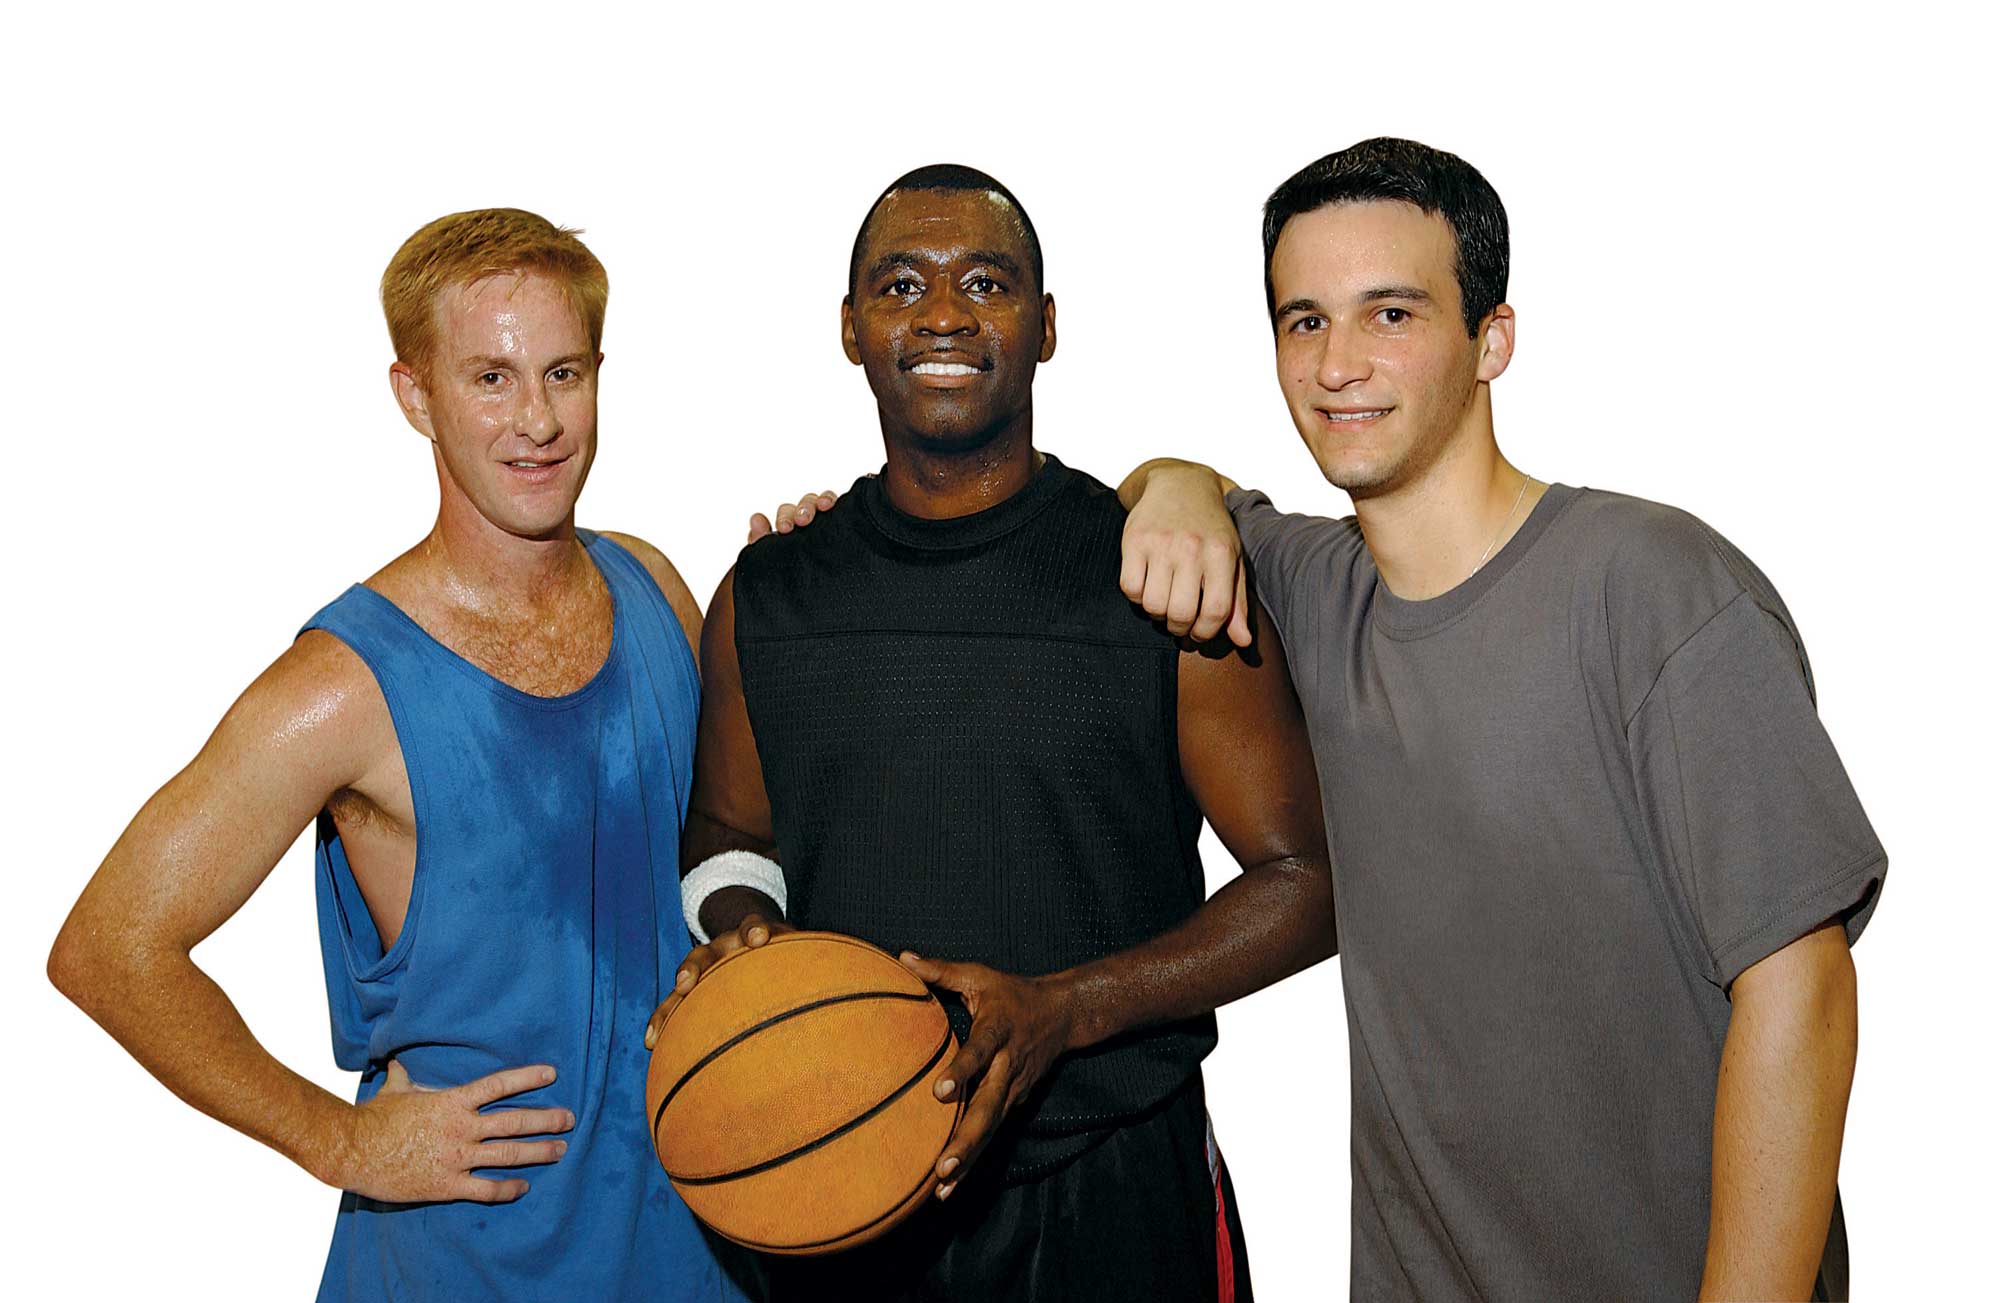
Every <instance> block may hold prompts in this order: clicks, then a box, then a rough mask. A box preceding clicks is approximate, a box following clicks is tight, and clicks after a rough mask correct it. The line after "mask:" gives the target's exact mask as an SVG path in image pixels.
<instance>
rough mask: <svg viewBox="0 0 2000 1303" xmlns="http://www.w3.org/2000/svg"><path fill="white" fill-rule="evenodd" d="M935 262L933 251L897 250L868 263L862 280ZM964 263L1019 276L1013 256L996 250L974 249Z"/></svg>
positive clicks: (966, 255)
mask: <svg viewBox="0 0 2000 1303" xmlns="http://www.w3.org/2000/svg"><path fill="white" fill-rule="evenodd" d="M937 261H938V258H937V255H936V252H935V251H932V252H930V253H918V252H916V251H915V250H913V249H898V250H896V251H895V252H894V253H885V254H883V255H882V256H881V257H879V258H877V259H876V260H875V261H874V262H871V263H869V264H868V274H867V275H866V276H865V277H863V279H864V280H871V281H872V280H876V279H878V278H880V277H883V276H886V275H888V274H889V273H890V272H892V271H894V270H895V269H896V268H898V267H915V266H919V265H921V264H926V263H928V264H935V263H936V262H937ZM964 261H966V262H971V263H983V264H985V265H986V266H989V267H996V268H998V269H999V270H1001V271H1003V272H1005V273H1007V275H1009V276H1014V277H1018V276H1020V274H1021V264H1020V262H1019V261H1017V260H1016V259H1015V258H1014V257H1013V255H1011V254H1006V253H1002V252H1000V251H999V250H998V249H974V250H973V251H972V252H970V253H967V254H965V255H964Z"/></svg>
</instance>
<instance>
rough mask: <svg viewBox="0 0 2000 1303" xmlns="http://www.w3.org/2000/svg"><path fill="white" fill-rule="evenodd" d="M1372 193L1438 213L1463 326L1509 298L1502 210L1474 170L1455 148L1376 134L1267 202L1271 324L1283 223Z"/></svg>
mask: <svg viewBox="0 0 2000 1303" xmlns="http://www.w3.org/2000/svg"><path fill="white" fill-rule="evenodd" d="M1371 199H1391V200H1398V201H1401V202H1402V203H1406V204H1415V205H1416V206H1417V207H1418V208H1420V209H1422V210H1423V211H1424V212H1426V213H1435V214H1439V215H1441V216H1442V217H1443V218H1444V220H1445V224H1446V225H1448V226H1450V227H1451V234H1452V239H1453V240H1454V241H1456V242H1457V244H1458V265H1457V268H1456V271H1457V273H1458V297H1459V301H1460V303H1461V305H1462V306H1463V308H1464V311H1465V330H1466V333H1467V334H1469V335H1477V334H1478V333H1479V323H1480V322H1482V321H1484V320H1485V319H1486V314H1487V313H1489V312H1491V311H1493V309H1494V308H1497V307H1499V306H1500V305H1501V304H1502V303H1504V302H1506V301H1507V210H1506V208H1505V207H1503V206H1502V205H1501V203H1500V196H1499V195H1498V194H1497V193H1496V192H1495V191H1494V189H1493V187H1492V186H1491V185H1490V184H1488V183H1487V180H1486V178H1485V177H1483V176H1481V175H1479V169H1478V168H1475V167H1474V166H1472V164H1470V163H1468V162H1466V161H1465V160H1464V159H1462V158H1460V157H1459V156H1458V155H1456V154H1447V153H1445V152H1444V151H1443V150H1442V149H1432V148H1431V147H1430V146H1429V145H1420V144H1418V143H1417V142H1416V141H1414V140H1398V139H1396V138H1395V137H1393V136H1377V137H1375V138H1374V139H1373V140H1364V141H1362V142H1360V143H1359V144H1355V145H1349V146H1348V147H1347V148H1346V149H1343V150H1341V151H1340V152H1339V153H1337V154H1328V155H1327V156H1326V157H1325V158H1322V159H1320V160H1319V161H1318V162H1316V163H1308V164H1306V166H1304V167H1303V168H1300V169H1299V171H1298V172H1297V173H1295V174H1294V175H1293V176H1292V177H1291V178H1290V179H1289V180H1287V181H1286V182H1285V183H1284V184H1283V185H1281V186H1279V187H1278V188H1277V189H1276V190H1273V191H1272V192H1271V197H1270V199H1268V200H1266V201H1265V203H1264V306H1265V307H1266V308H1267V309H1268V310H1269V311H1270V313H1271V319H1272V322H1273V324H1275V323H1276V321H1277V316H1278V296H1277V291H1276V290H1275V288H1274V287H1273V286H1272V284H1271V256H1272V255H1273V254H1274V253H1276V252H1277V250H1278V235H1279V233H1280V232H1282V231H1283V230H1284V229H1285V223H1286V222H1289V221H1291V220H1292V219H1293V218H1294V217H1298V216H1301V215H1302V214H1305V213H1310V212H1313V211H1316V210H1317V209H1321V208H1324V207H1326V206H1327V205H1328V204H1351V203H1361V202H1365V201H1367V200H1371Z"/></svg>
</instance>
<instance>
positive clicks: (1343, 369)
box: [1313, 329, 1375, 393]
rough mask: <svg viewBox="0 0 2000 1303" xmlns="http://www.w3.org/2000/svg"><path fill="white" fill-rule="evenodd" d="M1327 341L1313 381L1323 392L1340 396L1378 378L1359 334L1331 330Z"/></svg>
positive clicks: (1326, 337)
mask: <svg viewBox="0 0 2000 1303" xmlns="http://www.w3.org/2000/svg"><path fill="white" fill-rule="evenodd" d="M1323 339H1324V341H1325V342H1324V343H1322V344H1321V346H1320V355H1319V366H1318V367H1317V368H1315V369H1314V371H1313V379H1314V380H1315V381H1317V382H1318V384H1319V387H1320V388H1322V389H1324V390H1327V391H1328V392H1329V393H1332V392H1336V391H1338V390H1341V389H1345V388H1346V387H1347V386H1348V385H1351V384H1353V383H1355V382H1356V381H1357V380H1366V379H1367V378H1368V377H1369V376H1370V375H1372V374H1374V371H1375V364H1374V361H1373V360H1372V359H1371V358H1370V357H1369V356H1368V348H1367V341H1366V340H1365V338H1364V337H1363V336H1361V334H1360V333H1359V332H1357V331H1351V330H1340V329H1330V330H1328V331H1327V332H1326V333H1325V335H1324V336H1323Z"/></svg>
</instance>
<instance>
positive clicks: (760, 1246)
mask: <svg viewBox="0 0 2000 1303" xmlns="http://www.w3.org/2000/svg"><path fill="white" fill-rule="evenodd" d="M936 1179H937V1177H936V1176H935V1175H934V1174H933V1173H932V1172H931V1169H930V1168H929V1167H925V1168H924V1174H923V1175H922V1176H920V1177H918V1178H917V1183H916V1184H915V1185H913V1186H911V1187H910V1188H909V1189H908V1190H905V1191H904V1192H903V1197H902V1198H900V1199H898V1200H896V1202H895V1203H893V1204H890V1205H889V1207H888V1208H887V1209H885V1210H884V1211H883V1212H882V1214H881V1215H880V1216H878V1217H876V1218H875V1219H874V1220H873V1221H868V1222H863V1223H862V1224H861V1225H859V1226H857V1227H855V1228H854V1229H853V1230H851V1231H842V1232H841V1233H840V1234H838V1235H833V1236H829V1237H827V1238H826V1239H824V1240H808V1241H806V1242H805V1243H803V1244H767V1243H765V1242H764V1241H762V1240H736V1237H735V1236H733V1235H732V1236H730V1237H729V1238H730V1239H732V1240H736V1243H738V1244H740V1245H742V1246H743V1247H744V1248H746V1249H757V1250H759V1251H760V1252H764V1253H807V1252H810V1251H811V1250H813V1249H823V1248H825V1247H826V1246H827V1245H829V1244H840V1243H843V1242H845V1241H847V1240H851V1239H853V1238H854V1237H855V1236H857V1235H865V1234H867V1233H868V1232H869V1231H872V1230H874V1229H875V1228H876V1227H877V1226H880V1225H881V1224H882V1223H883V1222H886V1221H888V1220H889V1219H890V1218H891V1217H894V1216H895V1215H896V1214H897V1213H899V1212H901V1211H902V1210H903V1205H905V1204H907V1203H909V1202H910V1200H911V1199H913V1198H915V1197H916V1195H917V1193H918V1192H919V1191H920V1190H922V1189H923V1188H924V1187H925V1186H927V1185H929V1184H930V1183H931V1182H932V1181H935V1180H936Z"/></svg>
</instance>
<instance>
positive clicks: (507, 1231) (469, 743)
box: [305, 530, 742, 1303]
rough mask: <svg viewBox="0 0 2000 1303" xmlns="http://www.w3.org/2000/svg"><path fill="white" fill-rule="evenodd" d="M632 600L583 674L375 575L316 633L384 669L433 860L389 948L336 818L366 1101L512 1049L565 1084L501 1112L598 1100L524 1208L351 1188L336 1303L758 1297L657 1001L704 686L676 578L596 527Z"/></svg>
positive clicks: (676, 955) (332, 862)
mask: <svg viewBox="0 0 2000 1303" xmlns="http://www.w3.org/2000/svg"><path fill="white" fill-rule="evenodd" d="M578 536H579V538H581V540H582V541H583V543H584V546H585V548H586V549H587V552H588V555H589V556H590V558H591V560H592V561H593V562H594V563H595V564H596V566H597V569H598V571H599V573H600V574H602V575H603V577H604V582H605V585H606V587H607V588H609V590H610V593H611V602H612V611H613V629H612V637H611V651H610V654H609V655H608V656H606V657H605V660H604V665H603V667H602V668H600V669H599V670H598V672H597V674H596V675H595V676H594V677H593V678H592V679H591V680H590V682H588V683H586V684H585V685H584V686H583V687H581V688H579V689H577V690H576V691H575V692H572V693H569V694H567V695H565V696H561V697H537V696H533V695H531V694H529V693H525V692H522V691H520V690H518V689H516V688H514V687H511V686H509V685H508V684H505V683H502V682H501V681H499V680H498V679H495V678H494V677H493V676H491V675H489V674H487V673H486V672H485V671H483V670H481V669H479V668H478V667H476V666H474V665H473V664H472V663H471V662H469V661H467V660H465V659H464V658H463V657H461V656H459V655H457V654H456V653H455V652H452V651H450V650H449V649H447V648H446V647H445V646H443V644H441V643H439V642H438V641H436V640H435V639H433V638H432V637H431V636H430V635H429V634H427V633H425V632H424V631H423V629H422V628H420V627H419V626H418V625H417V623H416V622H415V621H414V620H412V619H410V617H409V616H408V615H406V614H404V613H403V611H402V610H401V609H400V608H398V607H397V606H396V605H395V604H394V603H392V602H391V601H389V600H388V599H387V598H385V597H383V596H382V595H381V594H379V593H377V592H375V591H374V590H372V589H369V588H366V587H363V586H362V585H359V584H356V585H355V586H354V587H352V588H349V589H348V590H347V591H346V592H345V593H343V594H342V595H341V596H340V597H339V599H337V600H336V601H334V602H333V603H332V604H331V605H329V606H327V607H326V608H325V609H324V610H322V611H321V612H320V613H319V614H317V615H315V616H314V617H313V618H312V620H311V621H310V622H309V623H308V624H307V625H306V626H305V627H306V628H307V629H323V630H325V631H326V632H328V633H330V634H332V635H333V636H334V637H336V638H339V639H340V640H341V641H342V642H344V643H346V644H347V645H348V646H349V647H350V648H352V649H353V650H354V651H355V653H356V654H357V655H359V656H360V657H361V659H362V660H363V661H364V662H366V664H367V666H368V668H369V670H370V671H371V672H373V674H374V676H375V681H376V683H377V684H379V685H380V687H381V690H382V696H383V698H384V699H385V700H386V701H387V702H388V705H389V716H390V719H391V720H392V721H393V722H394V724H395V729H396V738H397V741H398V742H399V743H400V745H401V747H402V752H403V764H404V767H405V768H406V769H407V771H408V773H409V780H410V800H411V802H412V804H413V806H414V807H415V811H416V840H417V853H416V854H417V857H416V874H415V879H414V882H413V884H412V886H411V889H410V904H409V910H408V913H407V915H406V916H405V919H404V923H403V930H402V932H401V933H400V934H399V935H398V936H397V938H396V942H395V944H394V945H392V946H390V947H389V948H388V950H387V951H386V952H384V950H383V948H382V944H381V940H380V938H379V936H378V934H377V933H376V930H375V926H374V923H373V922H372V920H371V919H370V917H369V914H368V910H367V907H366V905H365V904H364V903H363V902H362V898H361V894H360V891H359V890H358V889H357V888H356V886H355V882H354V875H353V873H352V872H351V871H350V870H349V868H348V865H347V857H346V854H345V852H344V850H343V848H342V847H341V844H340V838H339V835H338V834H337V832H336V831H335V829H334V826H333V822H332V820H331V819H329V818H328V817H327V816H326V815H325V814H324V813H322V814H321V815H320V819H319V826H318V857H317V858H318V872H317V875H316V877H317V892H318V898H319V931H320V948H321V951H322V954H323V957H324V960H325V965H326V989H327V999H328V1003H329V1004H330V1006H331V1008H332V1015H333V1053H334V1059H335V1061H336V1062H338V1063H339V1065H340V1066H341V1067H342V1068H345V1069H348V1070H349V1071H358V1072H360V1073H361V1074H362V1078H361V1088H360V1092H359V1094H358V1096H357V1099H363V1100H365V1099H368V1098H370V1097H371V1096H373V1095H374V1093H375V1092H376V1090H377V1089H379V1088H380V1086H381V1083H382V1074H383V1071H384V1065H385V1064H386V1063H387V1061H388V1060H389V1059H390V1058H391V1057H394V1058H396V1059H397V1060H399V1061H400V1062H401V1063H402V1064H403V1066H404V1068H405V1069H406V1070H408V1072H409V1074H410V1078H411V1080H412V1081H414V1082H416V1083H417V1084H419V1085H424V1086H437V1087H443V1086H455V1085H459V1084H462V1083H464V1082H468V1081H471V1080H473V1079H474V1078H477V1077H482V1076H485V1075H486V1074H487V1073H490V1072H496V1071H498V1070H500V1069H502V1068H510V1067H519V1066H522V1065H525V1064H532V1063H549V1064H553V1065H555V1068H556V1073H557V1076H556V1080H555V1082H554V1083H553V1084H551V1085H549V1086H547V1087H544V1088H542V1089H538V1090H534V1091H530V1092H527V1093H525V1094H522V1095H518V1096H514V1097H512V1098H509V1099H506V1100H503V1101H501V1102H500V1103H499V1104H498V1105H496V1106H495V1107H497V1108H511V1107H547V1106H560V1107H564V1108H568V1109H570V1110H571V1111H572V1112H573V1113H575V1115H576V1127H575V1129H574V1130H573V1131H572V1132H571V1133H570V1134H569V1135H568V1136H567V1137H565V1138H566V1139H567V1140H568V1141H569V1151H568V1152H567V1153H566V1154H565V1155H564V1156H563V1157H562V1158H561V1159H559V1160H558V1161H557V1162H555V1163H554V1164H552V1165H549V1166H546V1167H529V1168H522V1169H519V1170H518V1172H508V1171H481V1172H479V1173H478V1175H481V1176H508V1175H520V1176H523V1177H525V1178H526V1179H527V1181H528V1183H529V1187H530V1188H529V1190H528V1193H527V1194H526V1195H524V1196H523V1197H522V1198H521V1199H519V1200H518V1201H516V1202H514V1203H510V1204H497V1205H489V1204H479V1203H434V1204H382V1203H378V1202H375V1201H373V1200H369V1199H364V1198H362V1197H360V1196H358V1195H355V1194H353V1193H351V1192H350V1193H346V1194H344V1195H342V1197H341V1201H340V1213H339V1216H338V1219H337V1220H336V1222H335V1225H334V1233H333V1248H332V1250H331V1252H330V1253H329V1254H328V1256H327V1263H326V1273H325V1276H324V1277H323V1278H322V1280H321V1283H320V1292H319V1297H320V1298H321V1299H322V1300H331V1299H355V1300H362V1299H367V1300H379V1299H411V1300H417V1299H423V1300H432V1299H451V1300H458V1299H605V1300H612V1299H635V1298H646V1299H657V1300H670V1301H674V1303H678V1301H679V1300H697V1299H698V1300H730V1301H732V1303H733V1301H734V1300H738V1299H740V1298H741V1297H742V1295H741V1294H740V1293H739V1292H738V1291H737V1290H736V1289H735V1288H734V1287H733V1286H732V1285H731V1284H730V1282H729V1280H728V1278H727V1277H726V1276H725V1275H724V1274H723V1272H722V1271H721V1269H720V1268H719V1267H718V1265H717V1263H716V1260H715V1258H714V1257H713V1255H712V1254H711V1252H710V1250H709V1248H708V1245H707V1243H706V1242H705V1240H704V1237H703V1236H702V1233H701V1232H700V1230H699V1228H698V1227H697V1226H696V1224H695V1222H694V1219H693V1217H692V1216H691V1215H690V1214H689V1213H688V1211H687V1208H686V1207H685V1206H684V1205H683V1204H682V1203H681V1201H680V1199H679V1197H678V1196H676V1195H675V1194H674V1192H673V1188H672V1187H671V1186H669V1185H668V1184H667V1179H666V1175H665V1173H664V1172H662V1171H661V1169H660V1164H659V1162H658V1160H657V1159H656V1158H655V1157H654V1155H653V1149H652V1144H651V1140H650V1137H649V1136H648V1134H647V1129H646V1118H645V1083H646V1066H647V1052H646V1049H645V1046H644V1031H645V1026H646V1020H647V1018H648V1017H649V1016H651V1014H652V1011H653V1008H654V1006H655V1004H657V1003H658V1001H659V999H660V997H661V995H662V994H663V993H664V992H666V991H668V990H670V989H671V988H672V976H673V972H674V970H675V968H676V967H678V966H679V964H680V961H681V958H682V956H684V955H685V954H686V953H687V949H688V939H687V934H686V931H685V929H684V927H683V925H682V922H681V916H680V831H681V822H682V819H683V817H684V816H685V815H686V813H687V800H688V785H689V783H690V781H691V778H692V774H693V752H694V728H695V712H696V707H697V704H698V700H699V686H698V682H697V679H696V676H695V667H694V658H693V656H692V655H691V654H690V653H689V650H688V645H687V639H686V637H685V636H684V634H683V633H682V631H681V626H680V623H679V622H678V621H677V620H676V619H675V617H674V613H673V609H672V608H671V607H670V606H668V604H667V601H666V599H665V597H663V596H662V595H661V593H660V590H659V587H658V586H657V585H656V584H655V583H654V582H653V579H652V576H651V575H649V574H647V573H646V571H645V569H644V568H643V567H642V566H641V565H640V564H639V563H638V562H637V561H636V560H634V559H633V557H632V556H631V554H630V553H628V552H626V551H625V550H624V549H623V548H621V547H619V546H618V545H616V544H615V543H612V542H611V541H610V540H608V539H605V538H601V537H599V536H597V535H595V534H590V533H587V532H584V531H581V530H579V531H578Z"/></svg>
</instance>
